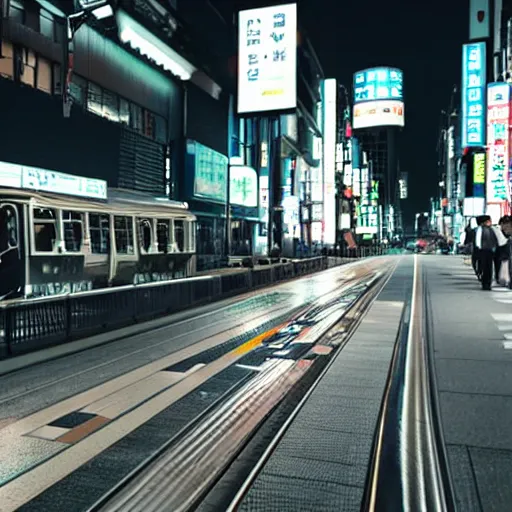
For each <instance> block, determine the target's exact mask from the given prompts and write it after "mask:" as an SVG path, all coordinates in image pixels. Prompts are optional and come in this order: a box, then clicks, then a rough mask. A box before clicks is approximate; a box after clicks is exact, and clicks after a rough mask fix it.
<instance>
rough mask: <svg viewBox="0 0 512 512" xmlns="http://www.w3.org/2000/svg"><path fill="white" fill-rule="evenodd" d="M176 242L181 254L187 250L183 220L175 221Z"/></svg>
mask: <svg viewBox="0 0 512 512" xmlns="http://www.w3.org/2000/svg"><path fill="white" fill-rule="evenodd" d="M174 240H175V242H176V246H177V248H178V251H179V252H183V251H184V250H185V226H184V222H183V221H182V220H175V221H174Z"/></svg>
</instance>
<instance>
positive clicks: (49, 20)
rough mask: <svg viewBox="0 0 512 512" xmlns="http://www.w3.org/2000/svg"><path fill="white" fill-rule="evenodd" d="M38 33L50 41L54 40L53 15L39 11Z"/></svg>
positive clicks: (42, 10)
mask: <svg viewBox="0 0 512 512" xmlns="http://www.w3.org/2000/svg"><path fill="white" fill-rule="evenodd" d="M39 32H41V34H42V35H43V36H45V37H47V38H49V39H51V40H52V41H54V40H55V25H54V21H53V15H52V14H50V13H49V12H48V11H45V10H44V9H41V10H40V11H39Z"/></svg>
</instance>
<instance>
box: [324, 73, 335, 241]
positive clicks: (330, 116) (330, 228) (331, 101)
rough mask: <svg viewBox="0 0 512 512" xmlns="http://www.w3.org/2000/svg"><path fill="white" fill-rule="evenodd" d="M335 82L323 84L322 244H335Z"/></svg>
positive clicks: (332, 80) (333, 80) (327, 81)
mask: <svg viewBox="0 0 512 512" xmlns="http://www.w3.org/2000/svg"><path fill="white" fill-rule="evenodd" d="M336 89H337V85H336V80H335V79H328V80H324V82H323V111H324V112H323V114H324V115H323V121H324V123H323V125H324V126H323V134H324V242H325V243H326V244H327V245H333V244H334V243H335V242H336V192H335V174H336V110H337V109H336Z"/></svg>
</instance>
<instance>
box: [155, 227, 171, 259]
mask: <svg viewBox="0 0 512 512" xmlns="http://www.w3.org/2000/svg"><path fill="white" fill-rule="evenodd" d="M156 236H157V245H158V252H164V253H167V251H168V249H169V221H168V220H165V219H158V220H157V224H156Z"/></svg>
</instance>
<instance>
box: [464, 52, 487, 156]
mask: <svg viewBox="0 0 512 512" xmlns="http://www.w3.org/2000/svg"><path fill="white" fill-rule="evenodd" d="M485 66H486V60H485V43H470V44H465V45H464V46H463V47H462V147H470V146H473V147H475V146H476V147H478V146H485V80H486V78H485Z"/></svg>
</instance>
